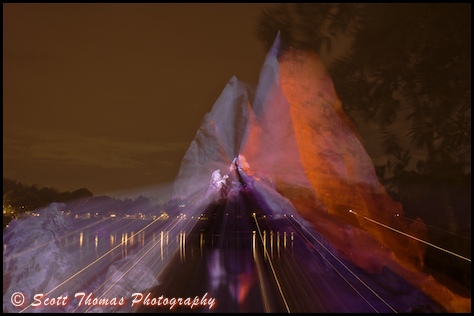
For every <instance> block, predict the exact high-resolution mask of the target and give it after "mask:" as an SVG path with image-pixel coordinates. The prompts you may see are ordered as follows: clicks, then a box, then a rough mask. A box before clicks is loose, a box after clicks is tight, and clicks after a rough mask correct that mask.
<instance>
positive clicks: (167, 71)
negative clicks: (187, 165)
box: [3, 4, 274, 195]
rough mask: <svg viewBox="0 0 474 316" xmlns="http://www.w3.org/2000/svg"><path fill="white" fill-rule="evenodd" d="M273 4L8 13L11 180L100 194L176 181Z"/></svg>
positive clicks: (6, 106)
mask: <svg viewBox="0 0 474 316" xmlns="http://www.w3.org/2000/svg"><path fill="white" fill-rule="evenodd" d="M271 6H274V4H3V67H4V72H3V80H4V81H3V91H4V96H3V175H4V177H7V178H10V179H14V180H16V181H19V182H22V183H24V184H27V185H32V184H36V185H38V186H39V187H52V188H55V189H58V190H60V191H73V190H76V189H79V188H82V187H85V188H87V189H89V190H90V191H92V192H93V193H94V194H96V195H99V194H109V195H113V192H116V191H119V190H128V189H135V190H142V189H143V188H144V187H148V186H151V185H157V184H162V185H167V184H170V183H172V182H173V180H174V178H175V177H176V174H177V172H178V169H179V165H180V162H181V159H182V158H183V156H184V153H185V151H186V149H187V148H188V146H189V144H190V142H191V141H192V139H193V138H194V136H195V134H196V131H197V129H198V128H199V125H200V122H201V120H202V118H203V116H204V115H205V114H206V113H207V112H209V111H210V109H211V108H212V105H213V104H214V102H215V101H216V100H217V98H218V97H219V95H220V93H221V91H222V89H223V88H224V87H225V85H226V84H227V82H228V81H229V79H230V78H231V77H232V76H233V75H235V76H237V78H239V79H241V80H243V81H244V82H247V83H249V84H250V85H255V84H256V83H257V80H258V75H259V72H260V69H261V66H262V64H263V60H264V58H265V55H266V51H264V48H263V45H262V44H261V43H260V42H258V40H257V38H256V36H255V29H256V23H257V17H258V14H259V13H260V11H261V10H262V9H264V8H268V7H271Z"/></svg>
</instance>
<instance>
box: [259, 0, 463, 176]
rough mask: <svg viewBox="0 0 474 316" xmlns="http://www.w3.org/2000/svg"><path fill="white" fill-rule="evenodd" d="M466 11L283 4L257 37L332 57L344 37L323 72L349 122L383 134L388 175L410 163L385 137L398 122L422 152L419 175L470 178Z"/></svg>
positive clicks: (396, 142)
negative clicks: (340, 42)
mask: <svg viewBox="0 0 474 316" xmlns="http://www.w3.org/2000/svg"><path fill="white" fill-rule="evenodd" d="M470 9H471V7H470V4H462V3H461V4H456V3H455V4H448V3H445V4H434V3H432V4H423V3H405V4H395V3H394V4H385V3H369V4H354V3H348V4H319V3H316V4H311V3H304V4H302V3H299V4H282V5H280V6H278V7H277V8H275V9H272V10H267V11H263V12H262V14H261V16H260V19H259V23H258V25H257V37H258V38H259V39H260V40H261V41H262V42H263V44H264V45H265V48H269V46H270V45H271V43H272V41H273V39H274V38H275V36H276V33H277V32H278V30H280V32H281V37H282V40H283V41H284V42H285V43H286V45H288V46H292V47H296V48H301V49H309V50H314V51H316V52H317V53H319V54H321V53H324V50H327V51H330V52H331V50H333V49H334V45H333V44H332V43H333V42H335V41H336V40H337V39H338V38H341V36H345V37H347V38H350V40H351V41H352V45H351V46H350V49H348V50H347V52H346V54H345V55H343V56H342V57H341V58H339V59H338V60H337V61H336V62H334V63H333V64H331V65H328V69H329V71H330V73H331V76H332V78H333V81H334V84H335V86H336V90H337V91H338V95H339V97H340V98H341V101H342V104H343V107H344V110H345V111H346V112H347V113H348V115H349V116H350V117H351V118H352V119H354V120H355V121H356V122H359V123H361V122H369V123H371V124H373V125H375V126H377V127H378V128H379V129H380V130H381V132H382V134H383V135H384V149H385V153H386V154H387V155H389V157H391V158H392V160H393V161H396V163H395V164H394V163H393V161H392V162H391V160H390V158H389V159H387V165H386V166H385V167H387V168H386V169H390V168H391V167H393V166H394V165H396V166H397V168H398V169H397V171H398V173H400V172H401V171H402V170H400V169H399V168H400V167H402V166H403V167H404V168H406V167H407V166H408V165H407V164H405V163H404V162H402V161H401V160H400V158H401V157H404V158H403V159H404V160H409V158H410V156H411V154H410V149H407V148H406V145H404V144H402V143H401V141H400V139H401V137H398V136H397V135H394V134H393V132H392V131H391V130H390V128H391V127H392V126H393V124H394V123H395V122H397V120H399V119H403V120H406V124H407V128H406V131H405V133H406V134H405V135H406V136H409V137H410V138H411V139H412V146H414V148H415V149H417V148H418V149H424V150H425V151H426V159H425V160H424V161H421V162H419V161H418V162H414V163H415V165H418V166H423V170H422V171H423V172H424V173H427V172H428V173H432V174H433V173H435V174H436V173H440V172H441V173H445V171H446V168H447V169H448V170H450V172H452V173H458V174H459V173H464V172H469V173H470V160H471V157H470V144H471V138H470V128H471V127H470V117H471V113H470V110H471V107H470V91H471V90H470V69H471V67H470V52H471V50H470V46H471V39H470V29H471V27H470V17H471V16H470V12H471V10H470ZM391 134H392V135H391ZM405 135H399V136H405ZM389 164H391V165H390V166H389ZM389 167H390V168H389ZM378 170H381V169H380V168H379V169H378ZM419 171H420V172H421V170H419ZM385 174H388V173H385ZM379 175H380V174H379Z"/></svg>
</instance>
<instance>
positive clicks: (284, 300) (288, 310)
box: [253, 213, 291, 313]
mask: <svg viewBox="0 0 474 316" xmlns="http://www.w3.org/2000/svg"><path fill="white" fill-rule="evenodd" d="M254 214H255V213H254ZM253 219H254V221H255V225H256V226H257V229H258V233H259V235H260V239H261V240H262V242H263V237H262V230H261V229H260V225H259V224H258V221H257V218H256V216H255V215H254V216H253ZM264 255H265V257H267V258H268V262H269V264H270V268H271V270H272V273H273V277H274V278H275V281H276V283H277V287H278V291H279V292H280V295H281V298H282V299H283V303H284V304H285V307H286V310H287V312H288V313H290V312H291V311H290V307H289V306H288V303H287V301H286V298H285V295H284V294H283V290H282V288H281V284H280V281H279V280H278V277H277V275H276V272H275V268H274V267H273V263H272V260H271V259H270V256H269V255H268V251H267V250H266V248H265V249H264Z"/></svg>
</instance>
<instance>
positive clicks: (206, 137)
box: [175, 37, 470, 311]
mask: <svg viewBox="0 0 474 316" xmlns="http://www.w3.org/2000/svg"><path fill="white" fill-rule="evenodd" d="M249 101H251V102H249ZM239 153H240V154H242V155H243V156H244V157H245V158H246V160H247V162H248V164H249V166H250V168H251V170H252V173H253V175H254V176H255V177H256V179H258V180H257V182H258V181H264V182H265V183H266V184H271V186H272V187H273V190H275V192H276V193H279V194H280V195H281V196H283V197H284V198H285V199H288V200H289V201H290V202H291V203H292V204H293V207H294V208H295V209H296V210H297V212H298V213H299V214H300V215H301V216H302V217H303V218H304V219H305V220H307V221H308V222H310V223H311V224H312V225H313V227H314V228H315V229H316V230H318V231H319V232H320V233H321V234H323V235H324V236H325V237H326V238H328V240H330V241H331V243H332V244H333V246H334V247H335V248H336V249H338V251H339V253H340V255H341V256H343V257H344V258H346V259H348V260H351V261H352V262H353V263H355V264H357V265H358V266H359V267H361V268H362V269H365V270H367V271H371V272H373V273H380V272H381V271H382V269H383V268H384V267H390V268H393V269H394V270H396V271H399V273H400V275H401V276H402V277H403V278H406V279H407V280H413V281H414V282H415V283H416V284H415V285H417V286H419V287H420V288H422V289H424V290H425V291H426V292H427V293H429V294H430V295H431V296H432V297H433V298H435V300H437V301H439V302H442V304H444V306H446V308H447V310H450V311H455V310H456V311H465V310H470V300H466V299H463V298H459V297H457V296H456V295H454V294H453V293H452V292H450V291H449V290H447V289H445V288H444V287H443V286H441V285H439V284H438V283H437V282H436V281H434V280H433V279H432V278H431V277H430V276H427V275H424V274H423V273H422V272H420V271H421V268H422V266H423V249H424V246H423V245H422V244H420V243H419V242H417V241H415V240H414V239H410V238H407V237H406V235H403V234H399V233H396V232H394V231H393V230H390V229H387V226H389V227H392V228H394V229H397V230H399V231H401V232H403V233H405V234H409V235H412V236H416V237H418V238H426V236H425V232H426V227H425V225H424V224H423V221H422V220H418V221H415V222H412V223H409V222H406V221H402V220H401V218H402V216H401V215H403V209H402V206H401V205H400V204H399V203H397V202H395V201H394V200H392V199H391V198H390V197H389V196H388V195H387V194H386V192H385V189H384V187H383V186H382V185H381V184H380V183H379V181H378V178H377V175H376V173H375V168H374V165H373V162H372V160H371V158H370V157H369V155H368V154H367V152H366V151H365V149H364V146H363V143H362V141H361V138H360V137H359V135H358V132H357V130H356V129H355V127H354V125H353V124H352V122H351V121H350V119H349V118H348V117H347V116H346V114H345V113H344V111H343V109H342V105H341V102H340V100H339V98H338V96H337V93H336V91H335V89H334V86H333V83H332V80H331V78H330V76H329V74H328V72H327V71H326V69H325V67H324V64H323V63H322V61H321V60H320V59H319V58H318V56H316V55H315V54H314V53H311V52H307V51H299V50H295V49H287V50H285V51H281V50H280V43H279V38H278V37H277V39H276V40H275V43H274V45H273V47H272V48H271V49H270V51H269V52H268V54H267V57H266V59H265V62H264V65H263V67H262V69H261V73H260V78H259V83H258V86H257V88H256V91H255V96H254V97H253V98H250V97H249V93H248V89H247V88H246V87H245V85H244V84H243V83H241V82H239V81H238V80H237V79H236V78H235V77H234V78H232V79H231V80H230V82H229V83H228V85H227V86H226V87H225V89H224V91H223V92H222V95H221V96H220V97H219V99H218V100H217V101H216V103H215V104H214V106H213V108H212V110H211V112H210V113H208V114H207V115H206V117H205V118H204V120H203V123H202V125H201V128H200V129H199V130H198V132H197V134H196V137H195V139H194V141H193V142H192V144H191V146H190V147H189V149H188V151H187V152H186V155H185V157H184V159H183V161H182V164H181V168H180V171H179V174H178V177H177V179H176V182H175V190H176V192H180V193H181V194H184V195H188V196H189V195H190V194H193V193H195V192H197V191H203V190H205V189H206V188H207V187H208V185H209V179H210V175H211V173H212V172H213V171H214V170H216V169H221V170H223V171H224V172H226V171H227V170H228V168H229V165H230V163H231V161H232V159H233V158H234V157H236V156H237V155H238V154H239ZM254 187H255V188H256V189H257V190H258V187H259V186H258V185H255V186H254ZM265 188H268V185H265ZM267 196H268V194H267Z"/></svg>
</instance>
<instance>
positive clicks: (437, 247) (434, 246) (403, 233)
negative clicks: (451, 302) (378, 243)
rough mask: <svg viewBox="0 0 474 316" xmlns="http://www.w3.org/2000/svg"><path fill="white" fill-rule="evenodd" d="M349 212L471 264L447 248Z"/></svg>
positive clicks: (351, 211) (469, 260)
mask: <svg viewBox="0 0 474 316" xmlns="http://www.w3.org/2000/svg"><path fill="white" fill-rule="evenodd" d="M349 212H350V213H353V214H355V215H357V216H361V217H362V218H364V219H366V220H368V221H370V222H372V223H375V224H377V225H380V226H382V227H385V228H387V229H390V230H392V231H394V232H397V233H399V234H401V235H403V236H406V237H409V238H412V239H414V240H416V241H419V242H421V243H423V244H425V245H428V246H431V247H433V248H436V249H438V250H441V251H444V252H446V253H449V254H450V255H453V256H456V257H458V258H461V259H463V260H466V261H468V262H471V259H469V258H466V257H464V256H461V255H460V254H457V253H455V252H452V251H450V250H448V249H445V248H442V247H440V246H437V245H435V244H433V243H430V242H427V241H426V240H423V239H420V238H418V237H415V236H412V235H410V234H407V233H405V232H402V231H401V230H398V229H395V228H393V227H390V226H388V225H385V224H383V223H380V222H378V221H376V220H374V219H371V218H369V217H367V216H364V215H359V214H357V213H356V212H354V211H353V210H349Z"/></svg>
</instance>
